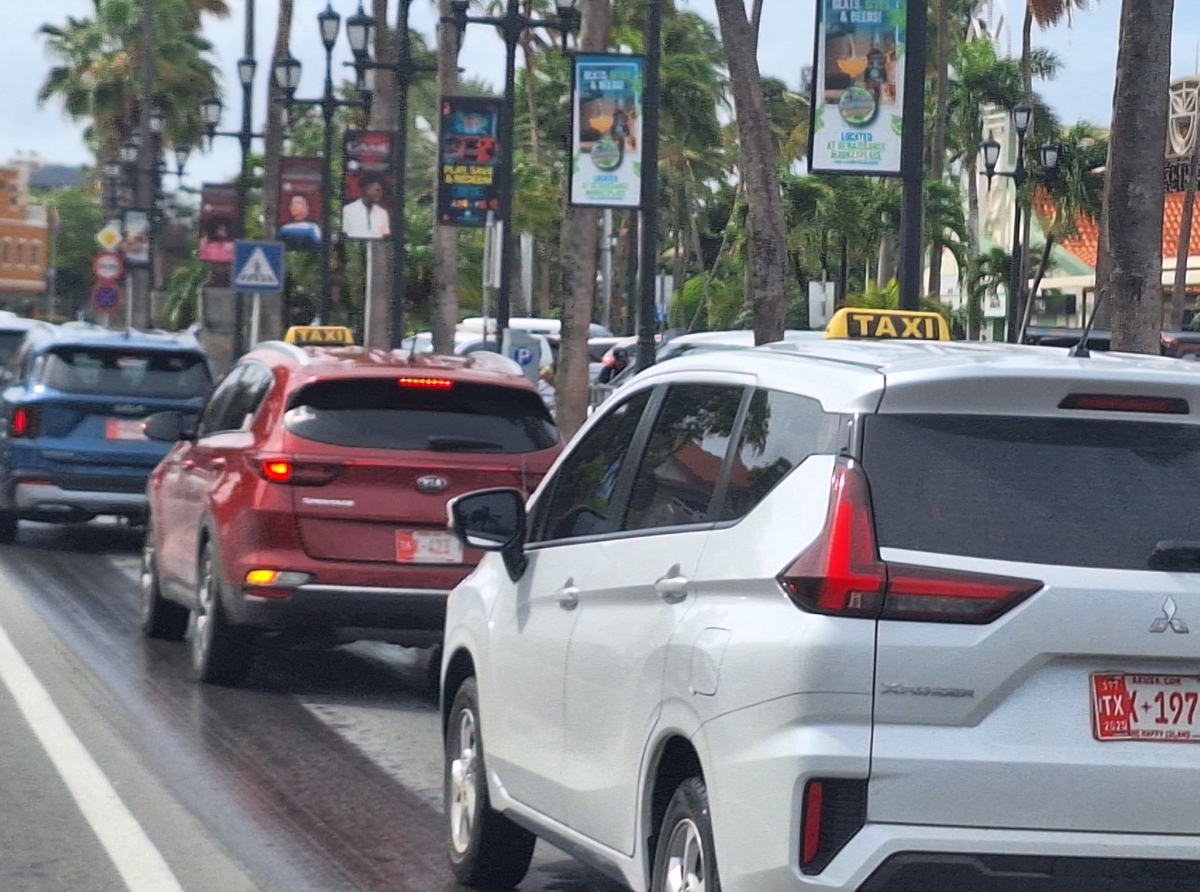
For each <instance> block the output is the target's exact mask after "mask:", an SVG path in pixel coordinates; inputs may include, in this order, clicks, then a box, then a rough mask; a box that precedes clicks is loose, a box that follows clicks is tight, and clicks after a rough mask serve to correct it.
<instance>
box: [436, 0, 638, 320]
mask: <svg viewBox="0 0 1200 892" xmlns="http://www.w3.org/2000/svg"><path fill="white" fill-rule="evenodd" d="M577 2H578V0H555V3H556V7H557V12H558V14H557V15H556V16H555V17H553V18H549V19H538V18H531V17H529V16H526V15H524V14H522V12H521V4H520V0H507V2H506V4H505V9H504V15H499V16H471V15H468V12H469V10H470V7H471V4H470V0H451V2H450V10H451V13H450V15H449V16H447V17H446V19H445V21H447V22H449V23H450V24H453V25H454V26H455V27H456V28H458V31H459V34H463V33H464V32H465V31H466V30H467V25H492V26H494V27H495V28H496V29H497V30H498V31H499V32H500V36H501V38H502V39H503V40H504V48H505V50H506V56H505V68H504V96H503V97H502V98H503V107H502V110H501V113H500V164H499V166H498V171H499V184H498V185H499V190H498V191H499V193H500V213H499V221H500V224H501V226H502V227H503V229H502V236H501V254H500V291H499V294H498V296H497V299H496V340H497V343H501V344H502V343H503V342H504V330H505V329H506V328H508V320H509V317H510V314H511V311H512V273H513V262H514V259H515V258H514V256H513V255H514V253H515V252H514V245H515V241H514V239H513V232H512V204H513V164H514V158H515V155H514V152H513V149H514V146H513V133H514V130H515V126H516V104H517V96H516V93H517V47H518V46H520V43H521V35H522V34H523V33H524V32H525V31H528V30H531V29H533V28H548V29H551V30H554V31H558V32H559V33H560V34H561V35H562V48H563V51H564V52H565V51H566V49H567V38H568V37H570V35H572V34H574V33H575V32H576V31H578V30H579V26H580V24H581V22H582V13H580V11H579V10H578V9H576V8H575V5H576V3H577ZM659 2H661V0H651V5H652V6H653V5H655V4H657V3H659ZM647 137H648V135H647Z"/></svg>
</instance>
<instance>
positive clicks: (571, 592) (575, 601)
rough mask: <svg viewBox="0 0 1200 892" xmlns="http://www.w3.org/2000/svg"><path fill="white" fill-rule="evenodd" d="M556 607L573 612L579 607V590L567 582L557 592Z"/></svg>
mask: <svg viewBox="0 0 1200 892" xmlns="http://www.w3.org/2000/svg"><path fill="white" fill-rule="evenodd" d="M557 594H558V606H559V607H561V608H562V609H563V610H574V609H575V608H576V607H578V606H579V589H578V588H577V587H576V586H575V585H574V584H573V583H571V582H568V583H567V584H566V585H564V586H563V587H562V588H560V589H559V590H558V592H557Z"/></svg>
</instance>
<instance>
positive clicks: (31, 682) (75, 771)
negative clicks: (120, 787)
mask: <svg viewBox="0 0 1200 892" xmlns="http://www.w3.org/2000/svg"><path fill="white" fill-rule="evenodd" d="M0 681H2V682H3V683H4V686H5V687H6V688H8V690H9V692H10V693H11V694H12V696H13V699H14V700H16V703H17V706H18V707H19V708H20V710H21V714H22V715H24V716H25V721H26V722H28V723H29V727H30V728H32V729H33V733H34V734H35V735H36V736H37V739H38V741H40V742H41V744H42V748H43V749H44V750H45V751H46V753H47V754H48V755H49V756H50V760H51V761H52V762H53V763H54V767H55V768H56V769H58V773H59V776H60V777H62V779H63V781H64V782H65V783H66V785H67V789H68V790H70V792H71V796H72V797H73V798H74V799H75V803H76V805H78V806H79V810H80V812H82V813H83V816H84V818H86V819H87V822H88V824H89V825H90V826H91V828H92V831H93V832H94V833H95V834H96V837H97V838H98V839H99V840H100V844H101V845H102V846H104V850H105V851H106V852H107V853H108V857H109V858H111V859H112V863H113V865H114V866H115V867H116V868H117V872H118V873H119V874H120V875H121V879H122V880H124V881H125V886H126V887H127V888H128V889H129V892H183V887H182V886H180V885H179V880H177V879H176V878H175V875H174V874H173V873H172V872H171V868H170V867H168V866H167V862H166V861H165V860H163V856H162V854H161V853H160V852H159V851H158V849H157V848H155V847H154V843H152V842H151V841H150V838H149V837H148V836H146V831H145V830H143V829H142V826H141V824H139V823H138V822H137V818H135V817H134V816H133V814H132V813H131V812H130V811H129V809H128V808H127V807H126V806H125V803H124V802H122V801H121V797H120V796H118V795H117V791H116V790H115V789H113V785H112V784H111V783H110V782H109V780H108V778H107V777H105V776H104V772H103V771H101V770H100V766H99V765H97V764H96V760H95V759H93V758H92V755H91V753H89V752H88V751H87V749H86V748H85V747H84V745H83V744H82V743H81V742H80V740H79V738H78V737H76V736H75V732H74V731H72V730H71V726H70V725H68V724H67V720H66V719H65V718H63V714H62V713H61V712H59V711H58V707H57V706H55V705H54V701H53V700H52V699H51V698H50V693H49V692H48V691H47V690H46V689H45V687H43V686H42V683H41V682H40V681H38V679H37V676H36V675H34V674H33V670H32V669H31V668H30V667H29V664H28V663H26V662H25V658H24V657H22V656H21V654H20V653H19V652H18V651H17V649H16V647H15V646H14V645H13V643H12V640H11V639H10V638H9V637H8V634H7V633H6V632H5V631H4V628H3V627H0Z"/></svg>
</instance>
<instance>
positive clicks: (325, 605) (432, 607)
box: [234, 583, 449, 641]
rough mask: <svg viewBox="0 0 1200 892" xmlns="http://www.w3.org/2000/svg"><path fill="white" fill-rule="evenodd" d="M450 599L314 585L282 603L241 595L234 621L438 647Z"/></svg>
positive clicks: (439, 594) (438, 594)
mask: <svg viewBox="0 0 1200 892" xmlns="http://www.w3.org/2000/svg"><path fill="white" fill-rule="evenodd" d="M448 595H449V592H447V591H442V590H437V589H411V588H383V587H374V586H352V585H323V584H315V583H314V584H310V585H303V586H300V588H298V589H296V590H295V591H293V592H292V593H291V594H289V595H288V596H287V597H283V598H269V597H260V596H258V595H255V594H251V593H243V595H242V597H241V598H240V599H238V600H239V603H238V605H236V606H235V608H234V614H235V615H234V620H235V621H236V622H240V623H246V624H248V625H253V626H259V627H261V628H266V629H271V630H274V631H305V630H321V629H343V630H358V631H360V632H362V634H360V635H358V637H364V638H366V637H380V638H387V637H388V636H387V635H385V634H382V633H385V632H400V631H403V632H419V633H428V634H426V635H424V636H418V637H423V638H428V639H430V640H431V641H432V640H435V639H436V640H439V641H440V640H441V636H442V630H443V627H444V625H445V621H446V597H447V596H448Z"/></svg>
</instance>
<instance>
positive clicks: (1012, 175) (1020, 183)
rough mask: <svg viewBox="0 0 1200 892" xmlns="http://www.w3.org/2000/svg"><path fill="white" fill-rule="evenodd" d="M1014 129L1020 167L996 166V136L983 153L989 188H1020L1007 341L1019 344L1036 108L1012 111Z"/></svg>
mask: <svg viewBox="0 0 1200 892" xmlns="http://www.w3.org/2000/svg"><path fill="white" fill-rule="evenodd" d="M1012 121H1013V128H1014V129H1015V130H1016V132H1017V163H1016V167H1015V168H1014V169H1013V170H1012V171H1004V172H997V171H996V164H997V163H998V162H999V160H1000V144H999V143H998V142H996V139H995V137H994V136H993V135H992V134H990V133H989V134H988V138H987V139H985V140H984V141H983V143H981V144H980V150H981V151H982V152H983V166H984V170H985V175H986V176H987V180H988V185H989V186H991V183H992V179H993V178H994V177H998V176H1001V177H1007V178H1008V179H1010V180H1012V181H1013V185H1014V186H1015V187H1016V189H1015V193H1014V196H1013V239H1012V257H1011V258H1010V262H1009V277H1008V312H1007V314H1006V316H1007V319H1006V332H1005V340H1006V341H1007V342H1008V343H1010V344H1013V343H1016V340H1017V324H1018V319H1019V318H1020V303H1021V293H1022V291H1023V290H1024V289H1023V288H1022V287H1021V269H1022V267H1023V266H1024V264H1023V262H1022V259H1023V258H1022V251H1023V246H1022V244H1021V225H1022V222H1023V221H1022V216H1021V214H1022V211H1023V207H1022V204H1021V189H1022V188H1024V186H1025V184H1026V183H1027V182H1028V181H1029V171H1028V169H1027V168H1026V167H1025V136H1026V134H1028V133H1029V130H1030V128H1031V127H1032V126H1033V107H1032V106H1030V105H1026V104H1024V103H1022V104H1021V105H1018V106H1017V107H1016V108H1014V109H1013V110H1012Z"/></svg>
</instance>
